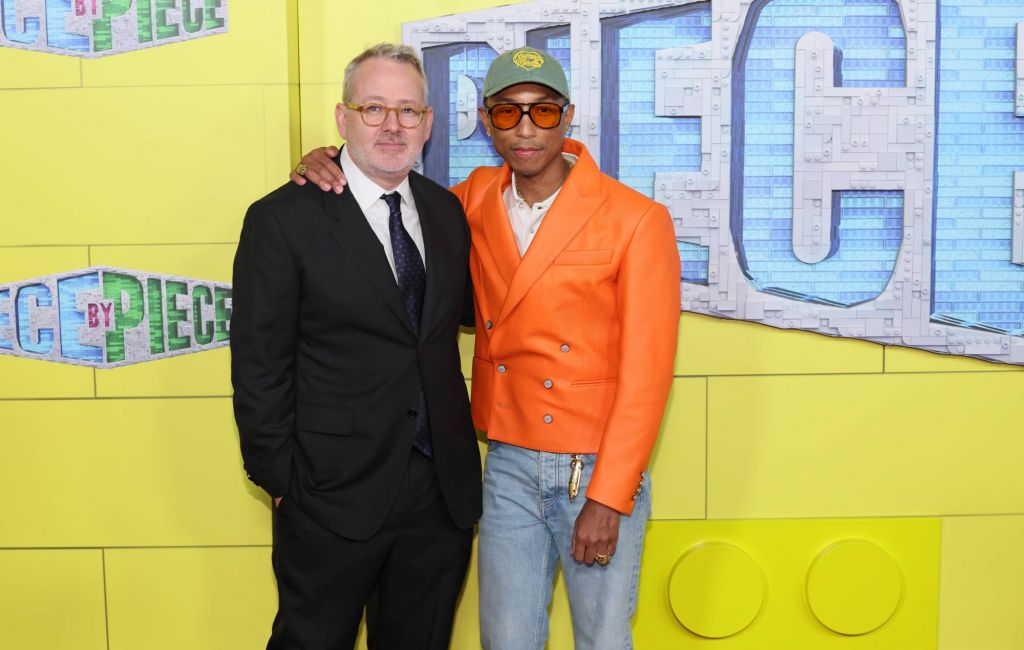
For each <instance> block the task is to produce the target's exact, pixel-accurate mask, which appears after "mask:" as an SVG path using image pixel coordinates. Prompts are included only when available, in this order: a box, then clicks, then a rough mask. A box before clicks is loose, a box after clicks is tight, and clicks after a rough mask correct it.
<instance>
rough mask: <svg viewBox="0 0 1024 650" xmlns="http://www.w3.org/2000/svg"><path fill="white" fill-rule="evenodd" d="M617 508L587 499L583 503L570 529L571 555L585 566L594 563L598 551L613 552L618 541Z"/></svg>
mask: <svg viewBox="0 0 1024 650" xmlns="http://www.w3.org/2000/svg"><path fill="white" fill-rule="evenodd" d="M620 517H621V515H620V514H619V511H618V510H615V509H614V508H609V507H608V506H606V505H604V504H603V503H598V502H597V501H591V500H589V499H588V500H587V502H586V503H584V504H583V509H582V510H581V511H580V515H579V517H576V526H575V528H574V529H573V531H572V551H571V552H572V556H573V557H574V558H575V559H576V561H577V562H583V563H584V564H586V565H587V566H590V565H592V564H594V556H595V555H596V554H598V553H604V554H607V555H614V554H615V547H616V545H617V544H618V541H619V518H620Z"/></svg>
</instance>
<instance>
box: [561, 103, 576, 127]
mask: <svg viewBox="0 0 1024 650" xmlns="http://www.w3.org/2000/svg"><path fill="white" fill-rule="evenodd" d="M575 114H576V104H569V107H568V108H567V109H565V114H564V115H563V116H562V126H563V127H564V128H565V131H566V133H567V134H568V131H569V126H570V125H571V124H572V117H573V115H575Z"/></svg>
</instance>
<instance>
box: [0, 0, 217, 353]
mask: <svg viewBox="0 0 1024 650" xmlns="http://www.w3.org/2000/svg"><path fill="white" fill-rule="evenodd" d="M2 1H3V0H0V2H2ZM230 336H231V285H228V284H222V283H218V282H208V281H205V280H194V279H191V278H183V277H179V276H173V275H159V274H155V273H147V272H145V271H131V270H126V269H117V268H111V267H102V266H97V267H92V268H88V269H81V270H78V271H68V272H66V273H59V274H56V275H49V276H46V277H42V278H34V279H31V280H24V281H21V282H14V283H11V284H6V285H4V284H0V354H7V355H13V356H17V357H25V358H29V359H40V360H44V361H54V362H57V363H70V364H74V365H79V366H91V367H94V368H113V367H117V366H126V365H131V364H136V363H143V362H145V361H152V360H154V359H162V358H164V357H171V356H177V355H180V354H190V353H192V352H201V351H203V350H210V349H213V348H219V347H223V346H225V345H227V344H228V342H229V339H230Z"/></svg>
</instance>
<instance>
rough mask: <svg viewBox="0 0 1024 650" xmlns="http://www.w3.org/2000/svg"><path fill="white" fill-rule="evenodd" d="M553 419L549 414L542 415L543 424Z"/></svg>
mask: <svg viewBox="0 0 1024 650" xmlns="http://www.w3.org/2000/svg"><path fill="white" fill-rule="evenodd" d="M554 419H555V418H553V417H551V416H550V415H545V416H544V424H551V423H552V422H553V421H554Z"/></svg>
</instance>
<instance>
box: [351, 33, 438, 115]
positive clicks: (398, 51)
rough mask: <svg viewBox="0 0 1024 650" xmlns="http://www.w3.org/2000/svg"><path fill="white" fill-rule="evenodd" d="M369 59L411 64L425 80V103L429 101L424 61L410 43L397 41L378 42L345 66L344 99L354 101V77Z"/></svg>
mask: <svg viewBox="0 0 1024 650" xmlns="http://www.w3.org/2000/svg"><path fill="white" fill-rule="evenodd" d="M368 59H389V60H391V61H395V62H396V63H406V64H408V65H411V66H412V67H413V69H414V70H415V71H416V74H417V75H418V76H419V78H420V79H422V80H423V103H424V104H426V103H427V75H426V74H425V73H424V72H423V62H422V61H420V56H419V54H417V53H416V50H415V49H413V48H411V47H409V46H408V45H396V44H395V43H377V44H376V45H374V46H372V47H368V48H366V49H365V50H363V52H362V53H361V54H359V56H357V57H356V58H354V59H352V61H351V62H350V63H349V64H348V65H347V66H346V67H345V83H344V86H343V87H342V92H341V100H342V101H344V102H350V101H352V78H353V77H354V76H355V74H356V70H358V69H359V66H360V65H362V63H363V62H364V61H366V60H368Z"/></svg>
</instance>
